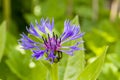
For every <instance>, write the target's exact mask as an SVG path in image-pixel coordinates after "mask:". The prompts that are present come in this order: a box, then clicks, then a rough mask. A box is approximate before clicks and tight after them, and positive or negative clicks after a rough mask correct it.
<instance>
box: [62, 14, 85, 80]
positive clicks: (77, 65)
mask: <svg viewBox="0 0 120 80" xmlns="http://www.w3.org/2000/svg"><path fill="white" fill-rule="evenodd" d="M72 23H74V24H76V25H78V16H76V17H75V18H74V19H73V22H72ZM80 40H82V39H79V40H76V41H75V42H69V45H74V44H75V43H76V42H77V41H80ZM80 47H83V44H81V45H80ZM67 56H68V58H67V57H65V58H66V59H65V58H64V61H63V60H62V61H61V63H63V64H64V65H61V67H60V71H62V73H61V76H60V80H76V79H77V77H78V76H79V73H81V72H82V71H83V69H84V64H85V60H84V51H76V52H74V55H73V56H69V55H67ZM64 67H65V68H64ZM61 77H63V78H61Z"/></svg>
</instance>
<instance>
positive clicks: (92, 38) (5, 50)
mask: <svg viewBox="0 0 120 80" xmlns="http://www.w3.org/2000/svg"><path fill="white" fill-rule="evenodd" d="M4 1H5V0H0V60H1V62H0V80H51V78H50V77H51V74H50V73H51V70H53V74H54V67H53V66H51V64H49V63H48V62H47V61H45V60H43V59H40V60H38V61H37V60H35V59H33V58H31V52H30V51H24V50H23V49H21V46H20V45H18V43H17V40H18V39H19V38H20V36H19V34H20V33H22V32H25V28H26V26H29V23H30V22H32V23H35V20H38V21H39V20H40V18H42V17H45V18H46V17H49V18H51V19H52V18H54V19H55V32H56V33H57V34H58V35H60V34H61V33H62V31H63V26H64V25H63V22H64V20H65V19H71V20H72V22H73V23H75V24H80V27H81V32H85V35H84V37H83V40H84V43H83V44H82V45H80V46H83V47H84V48H85V50H83V51H78V52H76V53H75V54H74V56H68V55H66V54H64V55H63V56H64V57H63V58H62V60H61V61H60V62H59V63H58V78H59V80H96V79H97V80H119V79H120V70H119V69H120V64H119V63H120V58H119V57H120V50H119V49H120V37H119V36H120V33H119V32H120V24H119V22H120V17H119V16H117V17H116V18H115V19H114V21H111V20H110V12H111V9H110V7H109V6H107V5H111V4H110V3H112V2H110V1H108V0H99V1H98V4H97V5H98V6H99V9H98V12H97V13H94V11H93V9H94V8H93V7H92V6H93V4H92V2H93V1H95V0H88V1H86V0H25V1H23V0H10V1H11V2H10V3H9V2H8V3H7V4H10V5H11V6H10V7H9V6H6V5H5V2H4ZM2 3H4V4H2ZM28 3H29V4H28ZM7 7H9V9H10V10H9V11H10V12H11V14H10V12H9V11H6V10H8V9H6V8H7ZM7 12H8V13H7ZM6 15H7V17H5V16H6ZM75 15H77V17H75ZM95 15H97V18H94V16H95ZM74 17H75V18H74ZM73 18H74V19H73ZM4 21H6V22H7V24H5V22H4ZM25 33H27V32H25ZM31 37H32V36H31ZM73 43H74V42H71V43H68V44H73ZM106 45H107V46H109V48H108V49H106ZM106 50H108V51H107V53H106ZM56 72H57V71H56ZM53 77H54V75H53ZM55 78H56V77H55Z"/></svg>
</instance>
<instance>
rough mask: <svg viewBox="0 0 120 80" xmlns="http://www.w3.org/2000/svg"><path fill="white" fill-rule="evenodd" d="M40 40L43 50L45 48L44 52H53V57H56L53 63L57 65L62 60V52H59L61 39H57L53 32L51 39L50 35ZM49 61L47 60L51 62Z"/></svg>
mask: <svg viewBox="0 0 120 80" xmlns="http://www.w3.org/2000/svg"><path fill="white" fill-rule="evenodd" d="M42 39H43V42H44V48H46V50H48V51H53V52H54V54H53V55H54V56H56V58H54V62H56V63H57V62H58V61H59V60H60V59H61V58H62V52H61V51H60V47H61V38H58V36H57V35H55V34H54V32H53V36H52V37H50V35H49V34H48V36H47V38H44V37H42ZM47 56H48V53H47ZM51 59H52V58H51ZM51 59H49V60H51Z"/></svg>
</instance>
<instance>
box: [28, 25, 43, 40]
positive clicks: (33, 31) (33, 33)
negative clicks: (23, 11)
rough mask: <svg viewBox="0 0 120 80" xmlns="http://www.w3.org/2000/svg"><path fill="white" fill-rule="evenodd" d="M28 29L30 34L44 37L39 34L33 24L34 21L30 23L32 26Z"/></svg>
mask: <svg viewBox="0 0 120 80" xmlns="http://www.w3.org/2000/svg"><path fill="white" fill-rule="evenodd" d="M26 29H27V31H28V32H29V33H30V34H32V35H34V36H37V37H40V38H42V37H41V36H40V35H39V34H38V32H37V31H36V30H35V28H34V25H33V24H32V23H31V24H30V28H29V29H28V28H27V27H26Z"/></svg>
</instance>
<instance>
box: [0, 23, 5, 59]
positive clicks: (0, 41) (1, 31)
mask: <svg viewBox="0 0 120 80" xmlns="http://www.w3.org/2000/svg"><path fill="white" fill-rule="evenodd" d="M5 42H6V22H5V21H4V22H3V23H2V24H1V25H0V61H1V59H2V56H3V52H4V48H5Z"/></svg>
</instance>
